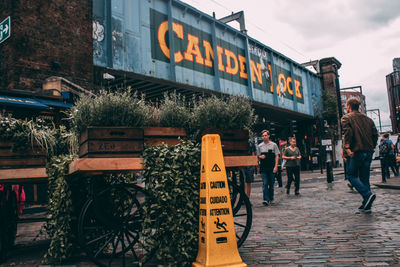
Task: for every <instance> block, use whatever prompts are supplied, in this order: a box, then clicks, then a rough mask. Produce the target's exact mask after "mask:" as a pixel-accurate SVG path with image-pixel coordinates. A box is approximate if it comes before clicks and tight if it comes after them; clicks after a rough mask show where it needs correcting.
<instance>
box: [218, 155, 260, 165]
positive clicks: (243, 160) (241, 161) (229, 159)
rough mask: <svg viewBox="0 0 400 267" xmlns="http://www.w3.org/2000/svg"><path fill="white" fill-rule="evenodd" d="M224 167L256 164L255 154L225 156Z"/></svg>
mask: <svg viewBox="0 0 400 267" xmlns="http://www.w3.org/2000/svg"><path fill="white" fill-rule="evenodd" d="M224 160H225V167H246V166H257V165H258V160H257V156H226V157H224Z"/></svg>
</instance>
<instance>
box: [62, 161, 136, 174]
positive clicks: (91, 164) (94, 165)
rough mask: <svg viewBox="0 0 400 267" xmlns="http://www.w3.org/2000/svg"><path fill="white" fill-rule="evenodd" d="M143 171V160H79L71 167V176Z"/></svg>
mask: <svg viewBox="0 0 400 267" xmlns="http://www.w3.org/2000/svg"><path fill="white" fill-rule="evenodd" d="M124 170H126V171H133V170H143V159H142V158H78V159H75V160H74V161H73V162H71V163H70V165H69V174H73V173H76V172H90V171H124Z"/></svg>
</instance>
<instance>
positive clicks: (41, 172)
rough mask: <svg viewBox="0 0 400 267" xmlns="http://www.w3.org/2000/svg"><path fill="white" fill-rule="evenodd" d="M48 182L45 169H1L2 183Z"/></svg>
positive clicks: (0, 179)
mask: <svg viewBox="0 0 400 267" xmlns="http://www.w3.org/2000/svg"><path fill="white" fill-rule="evenodd" d="M43 181H47V173H46V169H45V168H24V169H0V183H26V182H43Z"/></svg>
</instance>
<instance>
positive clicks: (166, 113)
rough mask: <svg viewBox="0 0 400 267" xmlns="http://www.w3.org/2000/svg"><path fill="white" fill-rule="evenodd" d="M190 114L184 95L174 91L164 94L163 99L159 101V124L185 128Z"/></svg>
mask: <svg viewBox="0 0 400 267" xmlns="http://www.w3.org/2000/svg"><path fill="white" fill-rule="evenodd" d="M190 114H191V112H190V110H189V108H188V103H187V102H186V98H185V96H182V95H180V94H177V93H176V92H173V93H171V94H167V93H165V94H164V99H163V100H162V101H161V105H160V109H159V116H160V125H161V126H165V127H177V128H180V127H183V128H187V127H188V123H189V120H190Z"/></svg>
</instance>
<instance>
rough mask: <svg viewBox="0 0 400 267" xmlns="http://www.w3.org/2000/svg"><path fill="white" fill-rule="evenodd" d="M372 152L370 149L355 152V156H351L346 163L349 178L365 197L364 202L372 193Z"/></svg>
mask: <svg viewBox="0 0 400 267" xmlns="http://www.w3.org/2000/svg"><path fill="white" fill-rule="evenodd" d="M372 154H373V152H370V151H357V152H354V156H353V157H352V158H350V157H349V158H348V160H347V164H346V168H347V170H346V173H347V179H348V180H349V182H350V183H351V185H352V186H353V187H354V188H355V189H356V190H357V191H358V193H360V195H361V196H362V197H363V199H364V202H363V203H365V201H367V199H368V197H369V196H370V195H371V194H372V193H371V188H370V184H369V172H370V167H371V161H372ZM358 178H359V179H358Z"/></svg>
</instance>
